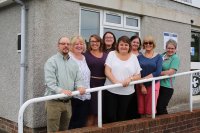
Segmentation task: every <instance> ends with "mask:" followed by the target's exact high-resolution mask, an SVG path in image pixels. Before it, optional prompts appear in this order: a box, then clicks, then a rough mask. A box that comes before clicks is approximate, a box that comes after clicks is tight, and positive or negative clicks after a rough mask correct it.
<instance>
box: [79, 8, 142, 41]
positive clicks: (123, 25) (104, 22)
mask: <svg viewBox="0 0 200 133" xmlns="http://www.w3.org/2000/svg"><path fill="white" fill-rule="evenodd" d="M80 18H81V24H80V25H81V26H80V34H81V35H82V36H83V37H84V38H85V39H86V41H87V42H88V39H89V37H90V35H92V34H98V35H100V36H101V37H102V36H103V34H104V33H105V32H106V31H111V32H113V33H114V34H115V36H116V38H117V39H118V38H119V37H120V36H122V35H127V36H128V37H131V36H133V35H140V17H138V16H133V15H128V14H124V13H118V12H111V11H107V10H97V9H93V8H87V7H82V8H81V17H80Z"/></svg>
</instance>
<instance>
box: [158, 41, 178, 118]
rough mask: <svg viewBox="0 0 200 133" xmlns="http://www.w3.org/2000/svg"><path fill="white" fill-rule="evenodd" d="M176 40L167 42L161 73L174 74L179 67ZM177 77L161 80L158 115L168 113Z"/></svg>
mask: <svg viewBox="0 0 200 133" xmlns="http://www.w3.org/2000/svg"><path fill="white" fill-rule="evenodd" d="M176 47H177V43H176V41H174V40H172V39H170V40H168V41H167V43H166V52H165V53H163V54H162V57H163V64H162V72H161V75H162V76H163V75H173V74H175V73H176V71H177V70H178V68H179V64H180V59H179V57H178V56H177V54H176ZM174 80H175V78H174V77H173V78H168V79H163V80H161V81H160V93H159V97H158V104H157V115H162V114H168V112H167V105H168V103H169V101H170V99H171V97H172V95H173V92H174V89H173V86H174Z"/></svg>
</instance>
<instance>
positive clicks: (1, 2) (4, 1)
mask: <svg viewBox="0 0 200 133" xmlns="http://www.w3.org/2000/svg"><path fill="white" fill-rule="evenodd" d="M13 2H14V1H13V0H0V8H1V7H4V6H7V5H10V4H12V3H13Z"/></svg>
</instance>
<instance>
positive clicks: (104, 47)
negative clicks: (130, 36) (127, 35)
mask: <svg viewBox="0 0 200 133" xmlns="http://www.w3.org/2000/svg"><path fill="white" fill-rule="evenodd" d="M108 33H109V34H111V35H112V36H113V39H114V42H113V44H112V47H111V50H115V47H116V37H115V35H114V34H113V33H112V32H111V31H107V32H105V33H104V35H103V51H106V50H107V49H106V44H105V37H106V34H108Z"/></svg>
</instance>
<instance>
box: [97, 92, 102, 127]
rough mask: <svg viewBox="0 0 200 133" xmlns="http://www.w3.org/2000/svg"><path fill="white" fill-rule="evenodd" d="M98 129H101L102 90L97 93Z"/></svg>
mask: <svg viewBox="0 0 200 133" xmlns="http://www.w3.org/2000/svg"><path fill="white" fill-rule="evenodd" d="M98 127H102V90H99V91H98Z"/></svg>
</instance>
